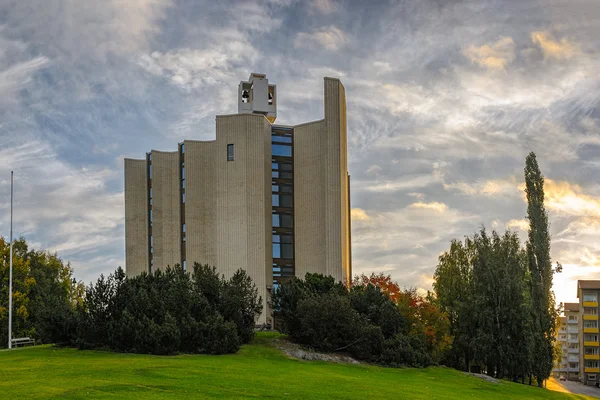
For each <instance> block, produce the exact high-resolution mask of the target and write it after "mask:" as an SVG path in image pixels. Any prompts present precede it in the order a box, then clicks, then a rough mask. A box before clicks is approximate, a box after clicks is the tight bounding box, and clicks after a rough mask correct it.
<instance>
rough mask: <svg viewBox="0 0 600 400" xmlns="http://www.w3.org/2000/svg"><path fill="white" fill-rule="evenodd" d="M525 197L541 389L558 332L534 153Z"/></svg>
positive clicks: (535, 362) (541, 187) (527, 163)
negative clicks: (555, 335)
mask: <svg viewBox="0 0 600 400" xmlns="http://www.w3.org/2000/svg"><path fill="white" fill-rule="evenodd" d="M525 186H526V189H525V193H526V194H527V219H528V220H529V237H528V240H527V246H526V247H527V262H528V268H529V274H530V282H529V285H530V293H531V303H532V304H531V328H532V331H533V332H532V333H533V335H532V336H533V349H532V350H533V351H532V356H533V360H532V361H533V362H532V374H533V376H534V377H535V378H536V380H537V383H538V386H542V384H543V381H544V380H545V379H547V378H548V377H549V376H550V373H551V372H552V367H553V342H554V334H555V331H556V318H555V315H554V314H555V310H554V294H553V292H552V275H553V272H554V271H553V270H552V261H551V259H550V234H549V232H548V214H547V212H546V208H545V207H544V177H543V175H542V173H541V172H540V168H539V166H538V163H537V160H536V157H535V153H533V152H531V153H529V155H528V156H527V158H526V160H525Z"/></svg>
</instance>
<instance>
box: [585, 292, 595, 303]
mask: <svg viewBox="0 0 600 400" xmlns="http://www.w3.org/2000/svg"><path fill="white" fill-rule="evenodd" d="M583 301H594V302H595V301H598V295H597V294H596V293H584V294H583Z"/></svg>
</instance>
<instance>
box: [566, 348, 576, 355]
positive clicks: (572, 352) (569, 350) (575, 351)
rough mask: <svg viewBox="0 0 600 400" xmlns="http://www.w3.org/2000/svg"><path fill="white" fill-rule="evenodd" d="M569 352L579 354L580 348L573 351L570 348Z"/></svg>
mask: <svg viewBox="0 0 600 400" xmlns="http://www.w3.org/2000/svg"><path fill="white" fill-rule="evenodd" d="M567 352H569V353H570V354H579V348H576V349H572V348H570V347H569V348H568V349H567Z"/></svg>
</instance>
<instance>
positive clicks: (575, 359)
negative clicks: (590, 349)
mask: <svg viewBox="0 0 600 400" xmlns="http://www.w3.org/2000/svg"><path fill="white" fill-rule="evenodd" d="M594 357H598V356H594ZM586 359H587V358H586ZM598 359H600V358H594V359H593V360H598ZM590 360H592V359H591V358H590ZM568 361H569V362H579V355H578V354H577V355H574V354H572V355H570V356H569V358H568Z"/></svg>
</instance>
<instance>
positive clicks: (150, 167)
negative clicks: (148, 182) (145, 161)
mask: <svg viewBox="0 0 600 400" xmlns="http://www.w3.org/2000/svg"><path fill="white" fill-rule="evenodd" d="M148 176H149V177H150V179H152V164H150V165H149V166H148Z"/></svg>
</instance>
